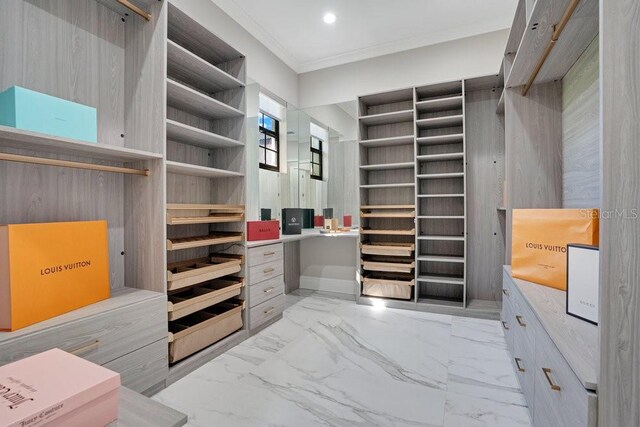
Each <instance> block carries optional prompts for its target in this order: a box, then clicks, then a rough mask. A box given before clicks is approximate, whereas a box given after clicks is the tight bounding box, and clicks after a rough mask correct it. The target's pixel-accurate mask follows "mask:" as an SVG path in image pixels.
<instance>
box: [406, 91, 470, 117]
mask: <svg viewBox="0 0 640 427" xmlns="http://www.w3.org/2000/svg"><path fill="white" fill-rule="evenodd" d="M462 102H463V99H462V95H456V96H445V97H443V98H435V99H428V100H426V101H418V102H416V110H418V112H420V113H430V112H434V111H446V110H461V109H462Z"/></svg>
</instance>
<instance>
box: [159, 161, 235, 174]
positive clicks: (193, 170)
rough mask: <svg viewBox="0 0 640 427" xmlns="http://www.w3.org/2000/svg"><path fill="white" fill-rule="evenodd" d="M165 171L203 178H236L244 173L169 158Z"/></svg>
mask: <svg viewBox="0 0 640 427" xmlns="http://www.w3.org/2000/svg"><path fill="white" fill-rule="evenodd" d="M167 173H175V174H178V175H188V176H200V177H203V178H236V177H242V176H244V174H242V173H240V172H234V171H228V170H223V169H216V168H209V167H206V166H198V165H192V164H189V163H180V162H174V161H171V160H167Z"/></svg>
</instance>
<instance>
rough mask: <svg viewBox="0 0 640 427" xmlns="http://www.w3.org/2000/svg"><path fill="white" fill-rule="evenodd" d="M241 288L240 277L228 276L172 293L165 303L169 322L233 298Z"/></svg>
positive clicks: (242, 285)
mask: <svg viewBox="0 0 640 427" xmlns="http://www.w3.org/2000/svg"><path fill="white" fill-rule="evenodd" d="M243 287H244V279H243V278H242V277H232V276H230V277H226V278H224V279H217V280H212V281H210V282H208V283H205V284H202V285H200V286H194V287H191V288H187V289H185V290H183V291H180V292H176V293H172V294H170V295H169V297H168V298H169V301H168V303H167V312H168V315H169V321H172V320H177V319H180V318H181V317H185V316H188V315H189V314H192V313H195V312H196V311H199V310H202V309H205V308H207V307H211V306H212V305H215V304H218V303H221V302H223V301H226V300H229V299H231V298H235V297H237V296H239V295H240V293H241V292H242V288H243Z"/></svg>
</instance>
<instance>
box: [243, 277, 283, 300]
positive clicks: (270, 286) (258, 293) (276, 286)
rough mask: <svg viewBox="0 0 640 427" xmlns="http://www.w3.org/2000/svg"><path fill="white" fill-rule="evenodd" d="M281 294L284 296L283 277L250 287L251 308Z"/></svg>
mask: <svg viewBox="0 0 640 427" xmlns="http://www.w3.org/2000/svg"><path fill="white" fill-rule="evenodd" d="M281 294H284V278H283V277H282V276H278V277H274V278H273V279H269V280H265V281H264V282H260V283H258V284H257V285H254V286H251V287H249V306H250V307H251V308H253V307H255V306H256V305H259V304H262V303H263V302H265V301H268V300H270V299H271V298H274V297H277V296H278V295H281Z"/></svg>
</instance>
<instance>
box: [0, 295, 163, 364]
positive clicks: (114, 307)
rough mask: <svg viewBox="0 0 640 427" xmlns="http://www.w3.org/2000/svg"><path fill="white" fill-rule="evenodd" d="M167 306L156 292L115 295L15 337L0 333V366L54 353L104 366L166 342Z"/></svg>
mask: <svg viewBox="0 0 640 427" xmlns="http://www.w3.org/2000/svg"><path fill="white" fill-rule="evenodd" d="M166 306H167V299H166V296H165V295H164V294H160V293H157V292H151V291H141V290H134V289H128V288H124V289H119V290H117V291H113V292H112V295H111V298H109V299H108V300H105V301H101V302H98V303H96V304H91V305H89V306H86V307H83V308H81V309H78V310H74V311H72V312H69V313H66V314H63V315H61V316H57V317H54V318H52V319H49V320H45V321H44V322H40V323H38V324H35V325H32V326H28V327H26V328H24V329H20V330H18V331H16V332H0V365H4V364H6V363H10V362H14V361H16V360H19V359H23V358H25V357H29V356H33V355H34V354H38V353H42V352H43V351H46V350H50V349H52V348H60V349H62V350H65V351H68V352H70V353H73V354H75V355H77V356H79V357H82V358H84V359H87V360H89V361H91V362H93V363H96V364H98V365H104V364H105V363H107V362H110V361H112V360H114V359H117V358H119V357H122V356H124V355H125V354H128V353H130V352H132V351H135V350H137V349H139V348H141V347H144V346H145V345H148V344H151V343H153V342H155V341H158V340H159V339H162V338H164V337H166V333H167V323H166V322H167V314H166Z"/></svg>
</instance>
